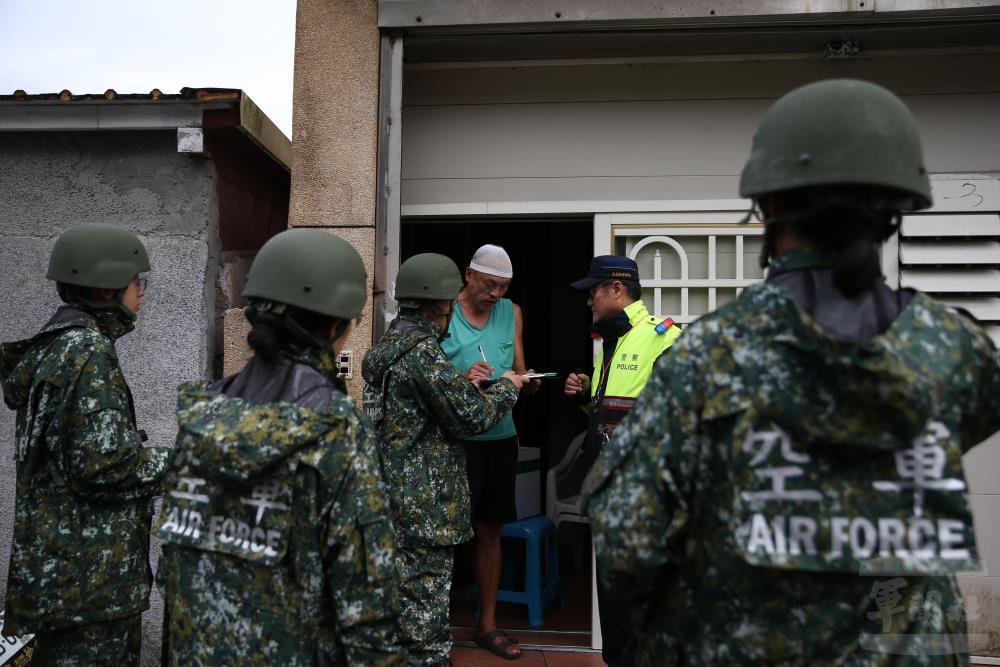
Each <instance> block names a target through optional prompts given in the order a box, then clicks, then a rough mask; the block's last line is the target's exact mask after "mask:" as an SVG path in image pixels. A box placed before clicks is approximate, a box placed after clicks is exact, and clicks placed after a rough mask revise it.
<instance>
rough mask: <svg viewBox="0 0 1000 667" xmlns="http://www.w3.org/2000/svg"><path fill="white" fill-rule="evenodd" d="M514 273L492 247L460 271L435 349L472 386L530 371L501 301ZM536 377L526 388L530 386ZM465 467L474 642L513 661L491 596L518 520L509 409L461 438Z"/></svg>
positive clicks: (515, 319)
mask: <svg viewBox="0 0 1000 667" xmlns="http://www.w3.org/2000/svg"><path fill="white" fill-rule="evenodd" d="M513 277H514V269H513V267H512V265H511V261H510V257H509V256H508V255H507V252H506V251H505V250H504V249H503V248H501V247H500V246H496V245H484V246H483V247H481V248H480V249H479V250H477V251H476V253H475V255H473V257H472V261H471V262H470V263H469V266H468V268H466V269H465V288H464V289H462V291H461V292H459V294H458V307H457V308H455V316H454V317H453V318H452V320H451V324H450V326H449V328H448V334H449V336H448V338H446V339H445V340H444V342H443V343H442V344H441V347H442V348H443V349H444V352H445V354H446V355H448V359H449V360H450V361H451V362H452V363H453V364H455V366H457V367H458V368H459V369H460V370H462V371H465V372H466V377H468V378H469V379H470V380H472V381H473V382H476V383H479V382H482V381H484V380H488V379H490V378H492V377H497V376H499V375H500V374H502V373H505V372H507V371H510V370H513V371H514V372H515V373H517V374H518V375H521V374H524V373H526V372H529V371H528V370H527V369H526V368H525V363H524V345H523V343H522V339H521V331H522V329H523V326H524V320H523V317H522V315H521V309H520V308H519V307H518V306H517V304H515V303H512V302H511V301H510V300H509V299H505V298H503V296H504V294H506V293H507V288H508V287H510V281H511V279H512V278H513ZM538 385H539V381H538V380H535V381H534V382H532V383H530V384H527V385H525V391H526V392H527V393H533V392H534V391H537V389H538ZM465 460H466V471H467V472H468V477H469V491H470V492H471V494H472V525H473V528H474V530H475V535H476V537H475V561H476V584H477V585H478V587H479V601H480V615H479V627H478V629H477V631H476V634H475V640H476V643H477V644H479V645H480V646H482V647H483V648H486V649H488V650H490V651H492V652H494V653H496V654H497V655H499V656H502V657H504V658H507V659H509V660H514V659H516V658H518V657H520V655H521V651H520V649H519V648H518V646H517V643H516V642H515V641H513V640H511V639H510V637H508V636H507V633H506V632H504V631H503V630H500V629H498V628H497V624H496V598H497V589H498V588H499V586H500V569H501V564H502V563H501V555H500V554H501V551H500V528H501V527H502V526H503V524H505V523H507V522H509V521H514V520H515V519H517V508H516V504H515V499H514V480H515V478H516V477H517V430H516V429H515V428H514V419H513V417H512V416H511V412H510V411H509V410H508V411H507V413H506V414H505V415H504V416H503V419H501V420H500V423H498V424H497V425H496V426H494V427H493V428H491V429H489V430H488V431H484V432H482V433H479V434H477V435H474V436H471V437H470V438H468V439H467V440H466V441H465Z"/></svg>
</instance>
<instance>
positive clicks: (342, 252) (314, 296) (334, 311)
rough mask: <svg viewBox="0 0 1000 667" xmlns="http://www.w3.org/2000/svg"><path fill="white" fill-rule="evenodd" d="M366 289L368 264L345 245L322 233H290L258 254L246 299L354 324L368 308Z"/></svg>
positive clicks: (296, 231)
mask: <svg viewBox="0 0 1000 667" xmlns="http://www.w3.org/2000/svg"><path fill="white" fill-rule="evenodd" d="M367 285H368V276H367V275H366V274H365V266H364V263H362V261H361V257H360V255H358V252H357V251H356V250H355V249H354V248H353V247H351V244H349V243H348V242H347V241H345V240H344V239H342V238H340V237H339V236H335V235H333V234H329V233H327V232H323V231H320V230H318V229H290V230H288V231H284V232H281V233H280V234H278V235H276V236H274V237H273V238H272V239H270V240H269V241H268V242H267V243H265V244H264V246H263V247H262V248H261V249H260V251H259V252H258V253H257V257H256V258H254V261H253V264H252V265H251V267H250V275H249V276H247V284H246V287H244V289H243V298H245V299H247V300H251V301H257V302H258V303H260V302H270V303H271V304H285V305H288V306H294V307H295V308H301V309H302V310H308V311H310V312H313V313H318V314H320V315H326V316H328V317H333V318H337V319H343V320H353V319H355V318H357V317H358V316H359V315H361V310H362V309H363V308H364V306H365V301H366V299H367ZM275 312H277V311H275Z"/></svg>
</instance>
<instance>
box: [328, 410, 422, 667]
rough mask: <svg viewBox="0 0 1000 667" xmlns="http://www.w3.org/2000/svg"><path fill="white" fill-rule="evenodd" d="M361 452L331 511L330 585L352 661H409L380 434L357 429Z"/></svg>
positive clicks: (379, 662) (400, 662)
mask: <svg viewBox="0 0 1000 667" xmlns="http://www.w3.org/2000/svg"><path fill="white" fill-rule="evenodd" d="M356 433H357V436H356V437H358V438H359V440H360V441H359V444H358V454H357V456H356V457H355V458H354V460H353V461H352V463H351V467H350V471H349V472H348V476H347V479H345V481H344V485H343V487H342V489H341V491H340V493H339V494H338V497H337V500H336V502H335V503H334V504H333V507H332V509H331V510H330V512H329V531H328V536H329V537H328V539H327V547H328V551H327V555H326V558H325V561H324V569H325V574H326V580H327V587H326V590H327V591H328V594H329V595H330V596H331V597H332V605H333V609H334V610H335V613H336V616H337V626H338V629H339V633H338V634H339V636H340V638H341V640H342V641H343V646H344V650H345V652H346V654H347V655H346V657H347V664H349V665H395V664H405V663H406V660H407V656H406V651H405V650H404V649H403V648H402V647H401V646H400V637H399V629H398V623H397V616H398V615H399V585H398V581H397V579H396V568H395V536H394V534H393V530H392V522H391V520H390V518H389V510H388V507H387V506H386V502H385V487H384V484H383V482H382V477H381V472H380V469H379V466H378V463H377V458H376V453H375V443H374V439H373V437H372V436H371V434H370V433H368V429H367V428H364V427H362V428H360V429H358V430H357V431H356Z"/></svg>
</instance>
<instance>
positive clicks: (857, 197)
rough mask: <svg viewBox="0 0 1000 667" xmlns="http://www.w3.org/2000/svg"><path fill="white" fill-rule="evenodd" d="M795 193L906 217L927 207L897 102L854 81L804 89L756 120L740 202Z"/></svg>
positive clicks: (925, 186)
mask: <svg viewBox="0 0 1000 667" xmlns="http://www.w3.org/2000/svg"><path fill="white" fill-rule="evenodd" d="M790 190H795V191H797V192H798V193H801V194H803V195H804V196H805V197H806V198H807V199H810V200H811V203H813V204H814V205H837V206H846V207H852V208H860V209H870V210H887V211H913V210H919V209H922V208H927V207H929V206H930V205H931V190H930V183H929V182H928V179H927V170H926V168H925V166H924V158H923V151H922V149H921V145H920V134H919V132H918V130H917V123H916V121H915V120H914V118H913V115H912V114H911V113H910V111H909V109H907V107H906V105H905V104H903V102H902V100H900V99H899V98H898V97H896V96H895V95H894V94H893V93H891V92H890V91H888V90H886V89H885V88H883V87H882V86H878V85H875V84H873V83H868V82H866V81H857V80H854V79H833V80H829V81H819V82H817V83H811V84H808V85H805V86H802V87H801V88H797V89H795V90H793V91H792V92H790V93H788V94H787V95H785V96H784V97H782V98H781V99H779V100H778V101H777V102H775V103H774V105H773V106H771V108H770V109H769V110H768V111H767V112H766V113H765V114H764V117H763V118H762V119H761V121H760V125H759V126H758V128H757V132H756V134H755V135H754V138H753V148H752V150H751V153H750V158H749V160H747V163H746V165H745V166H744V167H743V173H742V175H741V176H740V196H742V197H748V198H752V199H755V200H756V199H759V198H761V197H763V196H765V195H768V194H773V193H778V192H787V191H790Z"/></svg>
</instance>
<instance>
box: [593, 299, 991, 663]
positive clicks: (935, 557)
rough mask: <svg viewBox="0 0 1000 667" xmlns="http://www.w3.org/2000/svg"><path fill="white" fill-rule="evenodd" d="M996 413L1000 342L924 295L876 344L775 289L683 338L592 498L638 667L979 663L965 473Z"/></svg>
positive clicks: (619, 436) (603, 558) (606, 581)
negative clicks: (959, 579) (972, 635)
mask: <svg viewBox="0 0 1000 667" xmlns="http://www.w3.org/2000/svg"><path fill="white" fill-rule="evenodd" d="M998 400H1000V368H998V364H997V358H996V351H995V349H994V347H993V344H992V342H991V341H990V340H989V338H988V337H987V336H986V335H985V334H984V333H983V332H982V331H981V330H980V329H979V328H978V327H977V326H976V325H975V324H973V323H972V322H970V321H969V320H967V319H966V318H964V317H962V316H960V315H959V314H958V313H956V312H955V311H953V310H950V309H948V308H946V307H944V306H942V305H940V304H938V303H937V302H935V301H934V300H932V299H930V298H929V297H927V296H925V295H922V294H919V293H917V294H915V295H914V296H913V298H912V300H911V301H910V302H909V304H908V305H907V306H906V308H905V309H904V310H903V311H902V312H901V313H900V314H899V316H898V317H897V318H896V320H895V321H894V322H893V323H892V325H891V327H890V328H889V329H888V330H887V331H885V333H883V334H882V335H880V336H877V337H875V338H874V339H872V340H871V342H870V343H868V344H857V343H849V342H844V341H839V340H836V339H833V338H831V337H830V336H828V335H827V333H826V332H825V331H824V330H823V329H822V328H821V327H819V326H818V325H817V324H816V323H815V322H814V321H813V320H812V319H811V318H810V317H809V316H808V315H805V314H803V313H802V312H801V311H800V310H799V308H798V306H797V304H796V302H795V301H794V300H793V299H792V298H791V297H790V294H789V293H788V292H787V291H786V290H784V289H782V288H780V287H776V286H774V285H769V284H766V283H765V284H761V285H757V286H755V287H753V288H750V289H748V290H747V291H746V292H745V293H744V295H743V296H742V298H740V299H738V300H737V301H736V302H734V303H732V304H729V305H727V306H725V307H723V308H721V309H719V310H718V311H716V312H714V313H712V314H710V315H708V316H706V317H704V318H702V319H701V320H699V321H698V322H697V323H695V324H693V325H691V326H690V327H689V328H688V329H687V331H686V332H685V334H684V335H683V336H682V337H681V339H680V341H679V342H678V343H677V344H676V345H675V346H674V348H673V352H672V353H671V354H670V355H668V356H667V357H666V358H664V359H663V360H661V361H660V362H659V363H658V365H657V368H656V370H655V371H654V374H653V377H652V378H651V380H650V382H649V384H648V385H647V387H646V389H645V391H644V392H643V393H642V395H641V396H640V398H639V401H638V403H637V405H636V407H635V408H634V409H633V411H632V413H631V414H630V416H629V417H628V418H627V420H626V421H625V422H624V423H623V425H622V426H621V427H620V428H619V429H618V431H617V432H616V434H615V437H614V438H613V439H612V441H611V443H610V444H609V445H608V446H607V447H606V448H605V449H604V451H603V452H602V455H601V457H600V458H599V459H598V462H597V464H596V465H595V467H594V469H593V470H592V471H591V473H590V475H589V476H588V478H587V480H586V482H585V489H584V490H585V493H586V494H588V495H589V496H590V498H589V502H588V505H587V511H588V514H589V516H590V517H591V527H592V529H593V533H594V544H595V549H596V552H597V559H598V572H599V576H600V578H601V581H602V583H603V585H604V586H606V587H607V590H609V591H611V592H612V593H613V594H615V595H617V596H619V597H620V598H621V600H623V601H642V602H646V603H649V604H650V605H651V607H652V611H651V615H650V617H649V620H648V621H647V623H646V626H645V627H644V628H642V629H641V634H640V637H639V638H638V639H637V641H638V644H639V645H638V646H635V647H634V648H635V649H636V651H637V653H638V655H639V659H638V662H639V664H650V665H652V664H655V665H666V664H685V665H712V664H809V665H890V664H891V665H927V664H935V665H945V664H967V656H966V655H964V654H963V653H964V652H965V651H967V645H966V637H965V622H964V616H963V607H962V600H961V596H960V593H959V591H958V588H957V586H956V583H955V578H954V576H953V574H951V573H953V572H955V571H957V570H961V569H964V568H967V567H970V566H971V565H973V564H974V561H975V558H976V546H975V538H974V535H973V531H972V521H971V514H970V510H969V503H968V498H967V495H966V491H967V488H966V484H965V479H964V476H963V473H962V467H961V456H962V453H963V452H965V451H966V450H967V449H968V448H969V447H971V446H973V445H975V444H977V443H979V442H980V441H982V440H983V439H985V438H986V437H988V436H989V435H990V434H992V433H993V432H994V431H996V430H997V429H998V428H1000V410H998Z"/></svg>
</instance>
